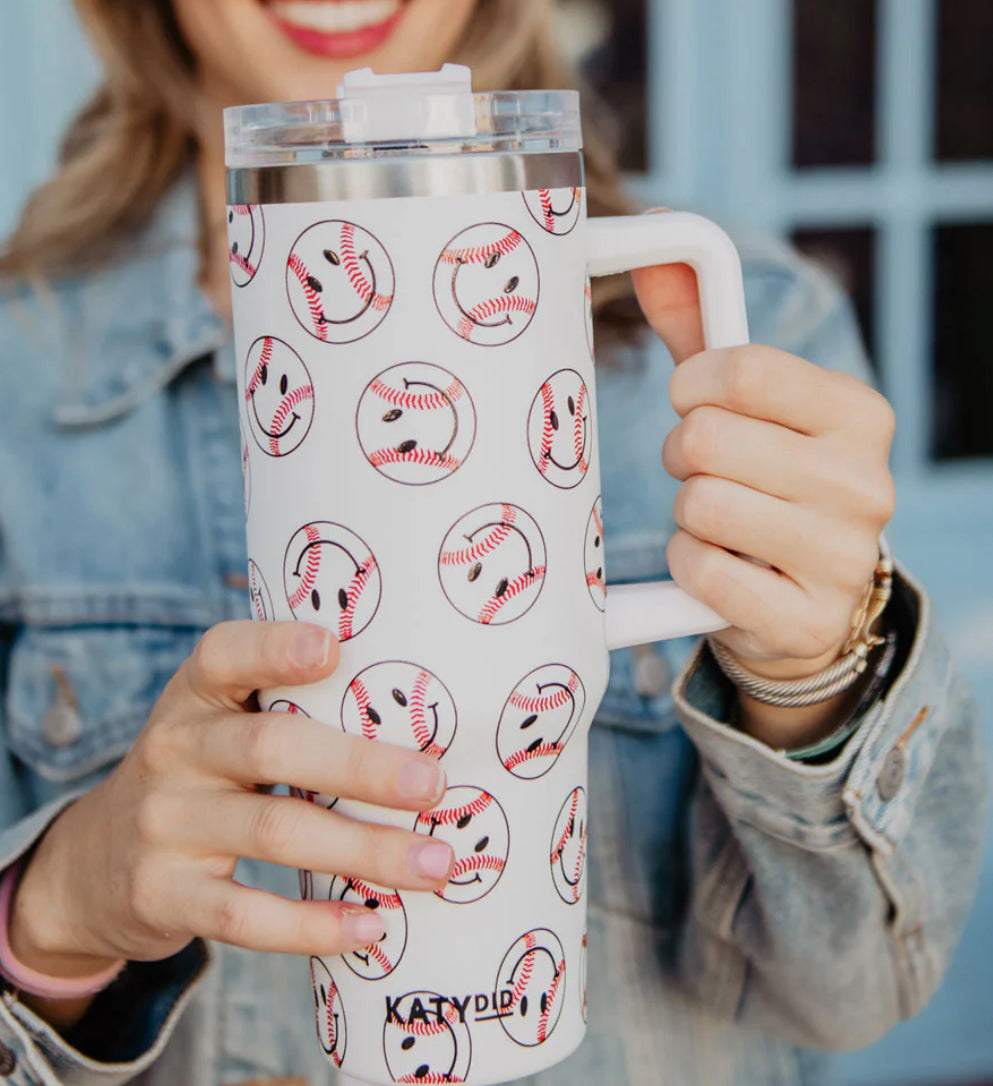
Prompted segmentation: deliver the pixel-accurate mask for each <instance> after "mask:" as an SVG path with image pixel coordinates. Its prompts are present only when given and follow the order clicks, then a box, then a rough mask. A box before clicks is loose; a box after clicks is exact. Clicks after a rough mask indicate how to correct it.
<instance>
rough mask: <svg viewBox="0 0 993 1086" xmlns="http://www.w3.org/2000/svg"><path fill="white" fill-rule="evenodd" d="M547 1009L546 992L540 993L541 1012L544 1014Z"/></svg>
mask: <svg viewBox="0 0 993 1086" xmlns="http://www.w3.org/2000/svg"><path fill="white" fill-rule="evenodd" d="M547 1010H548V993H547V992H542V993H541V1013H542V1014H544V1013H545V1012H546V1011H547Z"/></svg>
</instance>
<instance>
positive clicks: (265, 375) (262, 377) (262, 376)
mask: <svg viewBox="0 0 993 1086" xmlns="http://www.w3.org/2000/svg"><path fill="white" fill-rule="evenodd" d="M268 380H269V367H268V366H263V367H262V369H261V370H260V371H259V384H260V385H264V384H265V383H266V381H268Z"/></svg>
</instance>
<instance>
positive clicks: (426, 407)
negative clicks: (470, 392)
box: [370, 377, 465, 411]
mask: <svg viewBox="0 0 993 1086" xmlns="http://www.w3.org/2000/svg"><path fill="white" fill-rule="evenodd" d="M370 387H371V389H372V391H373V392H375V393H376V395H377V396H379V397H380V398H381V399H384V400H385V401H386V402H387V403H388V404H391V405H392V406H393V407H402V408H404V409H405V410H408V411H438V410H441V409H443V408H446V407H448V406H449V405H450V403H455V402H456V401H457V400H460V399H461V398H462V396H463V395H464V394H465V386H464V385H463V384H462V382H461V381H459V380H458V379H456V380H453V381H452V383H451V384H450V385H449V386H448V388H446V389H445V390H444V391H442V392H411V391H410V389H409V388H403V389H399V388H393V387H392V386H391V385H388V384H386V382H385V381H382V380H380V379H379V378H378V377H377V378H376V379H375V380H374V381H373V382H372V385H371V386H370Z"/></svg>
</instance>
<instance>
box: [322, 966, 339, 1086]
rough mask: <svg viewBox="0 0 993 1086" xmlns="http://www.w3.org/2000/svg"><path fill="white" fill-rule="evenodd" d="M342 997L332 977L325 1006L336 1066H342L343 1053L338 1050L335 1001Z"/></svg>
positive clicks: (329, 1038)
mask: <svg viewBox="0 0 993 1086" xmlns="http://www.w3.org/2000/svg"><path fill="white" fill-rule="evenodd" d="M338 998H340V997H339V995H338V986H337V985H336V984H335V982H334V980H333V979H331V978H330V975H329V981H328V998H327V1002H326V1003H325V1004H324V1006H325V1007H326V1008H327V1015H328V1040H329V1041H331V1042H332V1044H331V1059H332V1060H334V1063H335V1066H336V1067H340V1066H341V1055H340V1053H339V1052H338V1022H337V1020H336V1018H335V1013H334V1001H335V999H338Z"/></svg>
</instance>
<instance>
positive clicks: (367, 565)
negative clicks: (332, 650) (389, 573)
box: [338, 554, 376, 641]
mask: <svg viewBox="0 0 993 1086" xmlns="http://www.w3.org/2000/svg"><path fill="white" fill-rule="evenodd" d="M375 569H376V559H375V558H373V557H372V555H371V554H370V555H369V557H368V558H367V559H366V560H365V561H364V562H363V563H362V565H361V566H360V567H359V569H358V572H357V573H356V574H355V576H354V577H353V578H352V579H351V581H350V582H349V584H348V588H347V589H346V590H345V595H346V596H347V597H348V606H347V607H346V608H345V610H344V611H342V612H341V614H340V616H339V618H338V639H339V640H340V641H347V640H348V639H349V638H350V637H351V636H352V627H353V623H354V622H355V609H356V607H358V605H359V599H360V598H361V596H362V593H363V591H364V590H365V587H366V585H367V584H368V583H369V580H370V578H371V577H372V574H373V572H374V571H375Z"/></svg>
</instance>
